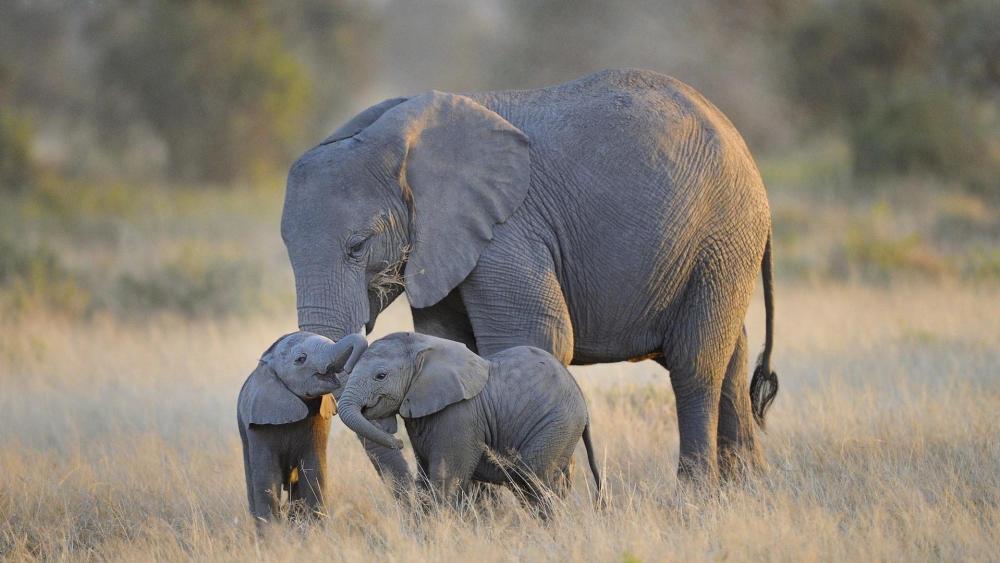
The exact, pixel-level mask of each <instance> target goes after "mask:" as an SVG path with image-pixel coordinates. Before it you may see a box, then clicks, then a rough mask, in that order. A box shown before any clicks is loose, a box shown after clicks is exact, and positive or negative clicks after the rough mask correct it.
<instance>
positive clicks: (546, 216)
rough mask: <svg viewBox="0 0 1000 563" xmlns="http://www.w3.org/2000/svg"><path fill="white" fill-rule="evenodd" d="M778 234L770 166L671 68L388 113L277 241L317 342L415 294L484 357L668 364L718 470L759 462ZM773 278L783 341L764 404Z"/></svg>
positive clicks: (305, 198) (436, 323)
mask: <svg viewBox="0 0 1000 563" xmlns="http://www.w3.org/2000/svg"><path fill="white" fill-rule="evenodd" d="M770 227H771V221H770V211H769V208H768V203H767V196H766V193H765V189H764V185H763V182H762V180H761V177H760V173H759V172H758V170H757V166H756V165H755V163H754V161H753V159H752V158H751V156H750V153H749V151H748V150H747V147H746V145H745V144H744V142H743V140H742V138H741V137H740V135H739V133H737V131H736V130H735V128H734V127H733V125H732V124H731V123H730V122H729V120H728V119H726V117H725V116H724V115H723V114H722V113H721V112H720V111H719V110H718V109H717V108H716V107H715V106H713V105H712V104H711V103H710V102H708V101H707V100H706V99H705V98H704V97H702V96H701V95H700V94H699V93H698V92H696V91H695V90H694V89H692V88H691V87H689V86H687V85H685V84H683V83H681V82H679V81H677V80H675V79H673V78H670V77H668V76H664V75H661V74H657V73H654V72H649V71H643V70H607V71H602V72H598V73H595V74H592V75H589V76H586V77H584V78H581V79H579V80H576V81H573V82H568V83H566V84H562V85H559V86H554V87H550V88H543V89H538V90H512V91H501V92H483V93H471V94H449V93H443V92H436V91H435V92H429V93H426V94H421V95H418V96H413V97H410V98H395V99H391V100H386V101H383V102H381V103H379V104H377V105H375V106H372V107H370V108H368V109H366V110H365V111H363V112H361V113H360V114H358V115H357V116H355V117H354V118H353V119H351V120H350V121H349V122H348V123H346V124H345V125H344V126H342V127H341V128H340V129H338V130H337V131H336V132H334V133H333V135H331V136H330V137H329V138H327V139H326V140H325V141H323V142H322V143H320V145H319V146H317V147H316V148H314V149H312V150H310V151H309V152H307V153H306V154H304V155H303V156H302V157H301V158H300V159H299V160H298V161H297V162H296V163H295V164H294V165H293V166H292V168H291V171H290V173H289V177H288V186H287V191H286V196H285V208H284V215H283V217H282V223H281V232H282V236H283V238H284V240H285V244H286V246H287V248H288V254H289V257H290V259H291V262H292V267H293V269H294V272H295V285H296V293H297V302H298V317H299V327H300V328H301V329H302V330H310V331H313V332H318V333H320V334H323V335H325V336H327V337H329V338H333V339H340V338H342V337H343V336H344V335H346V334H350V333H353V332H357V331H359V330H360V329H361V327H363V326H367V328H368V329H369V330H371V326H372V324H373V323H374V322H375V319H376V318H377V316H378V314H379V313H380V312H381V311H382V310H383V309H384V308H385V307H386V306H387V305H388V304H389V303H390V302H391V301H392V300H393V299H395V298H396V297H397V296H398V295H399V294H400V293H402V291H403V290H404V289H405V291H406V293H407V296H408V298H409V301H410V305H411V307H412V309H413V320H414V325H415V328H416V330H417V331H418V332H423V333H427V334H432V335H436V336H441V337H445V338H450V339H453V340H458V341H461V342H464V343H465V344H466V345H468V346H469V347H470V348H471V349H473V350H474V351H477V352H478V353H479V354H481V355H484V356H487V355H490V354H493V353H495V352H499V351H501V350H504V349H507V348H511V347H514V346H518V345H530V346H536V347H538V348H542V349H544V350H548V351H549V352H551V353H552V354H553V355H555V356H556V357H557V358H559V359H560V360H562V362H563V363H565V364H570V363H573V364H591V363H600V362H616V361H622V360H640V359H646V358H653V359H655V360H656V361H658V362H659V363H661V364H662V365H663V366H664V367H665V368H667V369H668V370H669V371H670V381H671V384H672V386H673V389H674V393H675V396H676V402H677V416H678V422H679V424H678V426H679V429H680V450H681V451H680V464H679V465H680V467H679V472H680V474H681V475H682V476H693V477H698V478H705V479H709V480H712V479H715V478H716V477H717V476H718V474H719V470H720V467H721V468H722V472H723V474H728V473H730V472H732V471H734V470H735V469H736V468H737V467H741V466H743V465H744V464H745V463H748V464H751V465H755V464H761V463H762V457H761V455H760V451H759V448H758V444H757V442H756V438H755V435H754V425H753V420H754V418H757V420H758V421H759V422H762V420H763V417H764V413H765V411H766V409H767V407H768V406H769V404H770V402H771V400H772V399H773V398H774V395H775V393H776V391H777V378H776V376H775V375H774V374H773V372H771V369H770V354H771V342H772V316H773V313H772V311H773V307H772V287H771V258H770V248H771V239H770ZM758 272H760V273H762V275H763V280H764V297H765V307H766V324H767V336H766V340H765V345H764V351H763V353H762V354H761V356H760V359H759V361H758V365H757V368H756V370H755V372H754V376H753V381H752V382H751V384H750V386H749V393H748V386H747V375H746V372H745V366H746V353H747V339H746V332H745V329H744V327H743V319H744V316H745V314H746V311H747V308H748V306H749V302H750V298H751V294H752V292H753V288H754V284H755V280H756V276H757V274H758ZM366 447H367V448H368V451H369V455H370V456H372V457H373V460H374V461H377V462H378V464H377V466H381V467H382V468H383V469H389V470H390V471H391V472H393V473H394V474H395V475H396V476H397V477H398V476H402V475H403V472H404V471H406V464H405V462H404V461H403V459H402V457H401V456H399V454H398V453H397V452H395V451H391V450H382V449H380V447H378V446H375V445H373V444H367V445H366ZM740 460H742V461H740Z"/></svg>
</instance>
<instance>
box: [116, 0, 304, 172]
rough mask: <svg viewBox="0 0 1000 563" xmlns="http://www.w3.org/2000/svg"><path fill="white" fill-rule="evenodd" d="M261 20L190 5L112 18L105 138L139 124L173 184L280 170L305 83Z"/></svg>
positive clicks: (254, 10)
mask: <svg viewBox="0 0 1000 563" xmlns="http://www.w3.org/2000/svg"><path fill="white" fill-rule="evenodd" d="M266 16H267V12H266V10H265V8H264V5H263V4H262V3H260V2H254V1H250V2H221V1H220V2H208V1H198V0H188V1H179V2H170V1H155V2H145V3H141V4H140V5H139V6H138V7H135V8H132V9H131V10H126V13H123V14H119V16H118V17H115V18H112V19H111V20H110V21H109V22H107V24H108V25H109V26H110V27H109V28H106V29H104V30H103V32H104V33H105V34H106V37H107V47H106V50H105V51H104V52H103V54H102V62H101V64H100V67H99V74H100V76H101V79H100V81H99V83H100V87H101V90H102V91H103V93H104V95H103V96H102V98H103V100H104V101H105V102H106V103H105V104H104V105H103V108H102V109H103V116H104V119H102V120H101V122H102V125H103V126H104V128H105V130H106V131H107V133H108V134H109V135H114V134H115V133H117V132H119V131H121V130H123V129H124V128H125V123H124V122H127V121H129V120H134V119H141V120H143V121H144V122H145V123H147V124H148V125H149V126H150V127H151V128H152V129H153V131H154V132H155V133H156V134H157V135H158V136H159V137H160V138H161V139H162V140H163V142H164V143H165V145H166V148H167V151H168V175H169V176H170V178H171V179H174V180H181V181H205V180H207V181H212V182H220V183H224V182H230V181H232V180H234V179H237V178H241V177H248V176H250V177H252V176H255V175H258V174H259V173H261V172H267V171H270V170H273V169H275V168H278V167H281V166H283V165H284V164H285V163H287V159H288V157H289V156H290V154H291V153H292V151H293V149H294V148H296V141H297V140H298V139H299V134H300V130H301V128H302V126H303V124H304V123H305V119H306V116H307V114H308V109H309V104H310V102H311V94H312V82H311V80H310V77H309V75H308V73H307V71H306V69H305V68H304V66H303V64H302V63H301V62H299V60H297V59H296V58H295V57H294V56H293V54H292V53H291V52H290V50H289V49H288V48H287V47H286V45H285V44H284V43H283V41H282V37H281V35H280V34H279V33H278V32H277V31H276V30H275V29H274V28H273V27H272V26H271V25H270V23H269V21H268V19H267V17H266Z"/></svg>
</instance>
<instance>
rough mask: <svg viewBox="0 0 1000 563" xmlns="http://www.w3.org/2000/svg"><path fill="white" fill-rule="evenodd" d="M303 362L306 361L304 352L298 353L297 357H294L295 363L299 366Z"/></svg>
mask: <svg viewBox="0 0 1000 563" xmlns="http://www.w3.org/2000/svg"><path fill="white" fill-rule="evenodd" d="M304 363H306V355H305V354H299V357H298V358H295V365H297V366H301V365H302V364H304Z"/></svg>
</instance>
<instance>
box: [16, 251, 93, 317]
mask: <svg viewBox="0 0 1000 563" xmlns="http://www.w3.org/2000/svg"><path fill="white" fill-rule="evenodd" d="M0 290H2V293H0V309H2V310H4V311H5V312H7V313H13V314H20V313H25V312H30V311H33V310H36V309H39V308H44V309H47V310H51V311H59V312H61V313H63V314H67V315H70V316H76V315H80V314H83V313H85V312H86V311H87V310H88V309H89V307H90V305H91V295H90V292H89V291H87V290H86V289H85V288H84V287H83V286H82V285H81V284H80V283H78V281H77V280H76V278H75V277H74V276H73V275H71V274H70V272H68V271H67V270H66V268H65V267H63V265H62V262H61V261H60V259H59V256H58V255H56V254H55V253H54V252H53V251H52V250H51V249H49V248H48V247H46V246H38V247H36V248H31V249H28V248H25V247H24V246H23V245H21V244H19V243H17V242H15V241H14V240H10V239H6V238H0Z"/></svg>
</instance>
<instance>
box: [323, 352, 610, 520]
mask: <svg viewBox="0 0 1000 563" xmlns="http://www.w3.org/2000/svg"><path fill="white" fill-rule="evenodd" d="M338 405H339V409H340V418H341V420H342V421H343V422H344V424H345V425H347V427H348V428H350V429H352V430H354V431H355V432H357V433H358V434H359V435H361V436H363V437H364V438H366V439H368V440H372V441H374V442H376V443H379V444H381V445H382V446H385V447H387V448H393V449H399V448H401V447H402V445H403V444H402V442H401V441H400V440H399V438H396V437H395V436H393V435H391V434H388V433H386V432H384V431H383V430H382V428H380V427H378V426H375V425H373V424H371V423H370V422H369V420H368V419H383V418H386V417H389V416H395V415H396V414H399V415H401V416H402V417H403V421H404V422H405V423H406V431H407V433H408V434H409V436H410V441H411V443H412V444H413V451H414V453H415V454H416V458H417V462H418V464H419V469H420V472H419V475H421V476H422V477H423V479H422V481H421V482H422V483H424V484H426V485H427V486H429V488H430V490H431V491H432V492H433V493H434V495H435V496H436V497H438V498H440V499H441V500H449V501H450V500H455V499H456V498H457V493H459V492H460V491H465V492H469V487H470V486H471V484H472V483H473V482H483V483H492V484H506V485H510V486H513V487H516V488H517V489H519V490H520V491H521V492H523V493H524V498H526V499H527V500H529V501H530V502H532V503H533V504H535V505H537V506H539V508H541V509H542V513H543V514H546V513H547V509H548V503H547V500H546V499H547V497H546V495H545V492H546V491H555V492H556V493H558V494H560V495H563V494H565V492H566V491H567V490H568V488H569V484H570V480H569V471H570V462H571V461H572V458H573V451H574V450H575V449H576V445H577V443H579V441H580V438H581V436H582V437H583V439H584V445H585V446H586V448H587V456H588V458H589V461H590V468H591V471H592V472H593V476H594V481H595V483H596V484H597V490H598V491H600V482H601V478H600V474H599V473H598V471H597V467H596V465H595V461H594V453H593V446H592V444H591V442H590V431H589V430H590V429H589V423H588V415H587V403H586V401H585V400H584V398H583V393H581V392H580V388H579V387H578V386H577V384H576V381H574V380H573V376H572V375H570V373H569V371H568V370H567V369H566V367H565V366H563V365H562V364H561V363H560V362H559V361H558V360H556V359H555V358H554V357H552V355H550V354H548V353H547V352H545V351H543V350H540V349H538V348H532V347H528V346H519V347H515V348H510V349H508V350H504V351H502V352H498V353H497V354H495V355H494V356H492V357H490V358H489V359H488V360H487V359H483V358H481V357H479V356H477V355H476V354H474V353H473V352H472V351H470V350H469V349H468V348H467V347H466V346H465V345H464V344H461V343H459V342H454V341H451V340H445V339H442V338H437V337H434V336H428V335H424V334H414V333H396V334H392V335H389V336H387V337H385V338H383V339H381V340H378V341H377V342H374V343H373V344H372V345H371V347H370V348H369V349H368V351H367V352H366V353H365V355H364V356H362V358H361V360H360V361H359V362H358V364H357V366H356V367H355V369H354V371H353V372H352V373H351V376H350V379H348V381H347V385H346V386H345V387H344V392H343V394H341V396H340V400H339V401H338ZM493 456H498V457H499V458H500V459H501V460H503V461H502V462H501V463H499V464H498V463H497V458H496V457H493Z"/></svg>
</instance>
